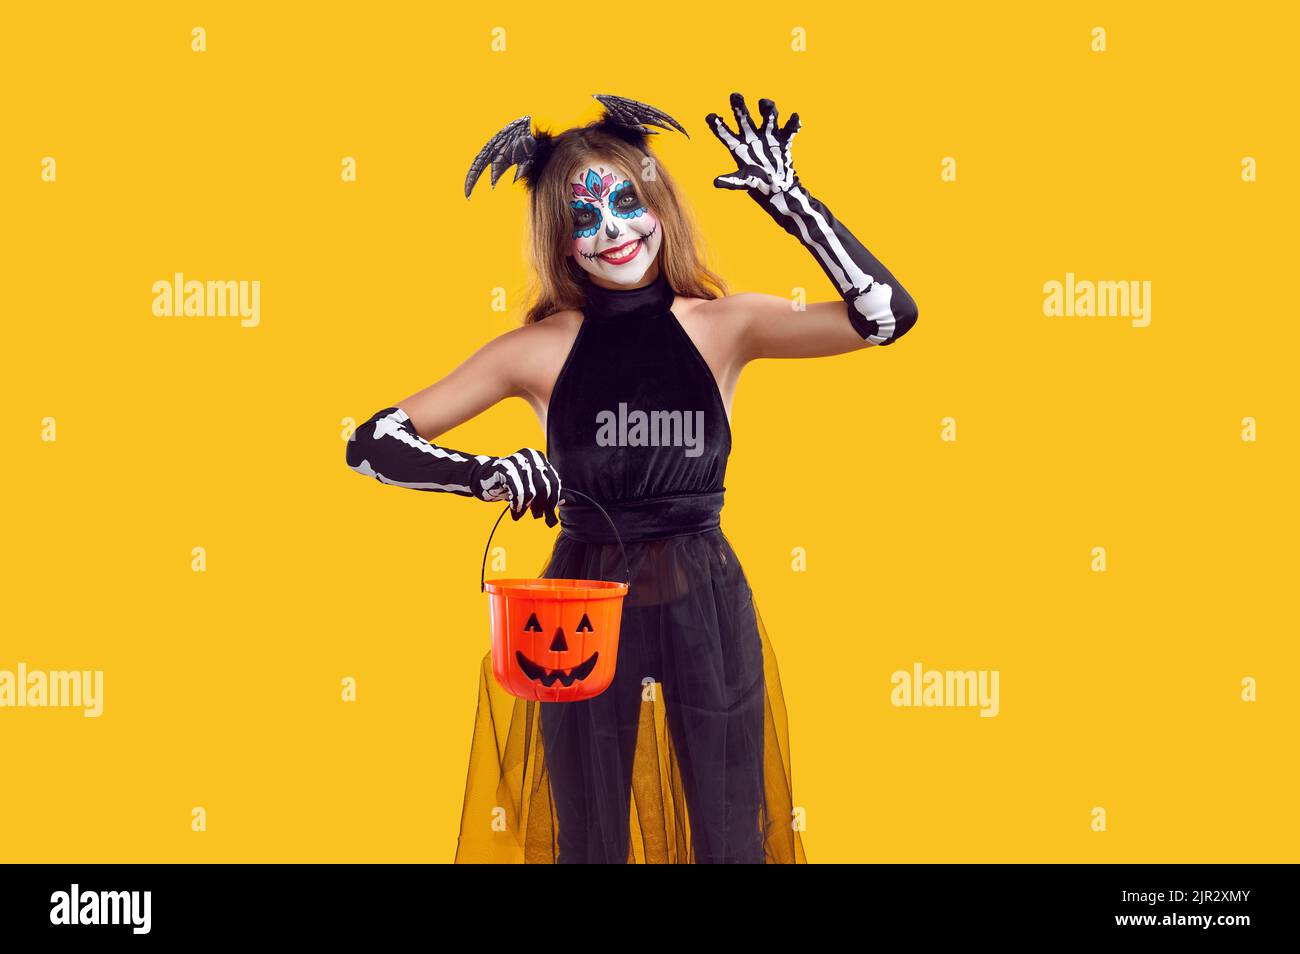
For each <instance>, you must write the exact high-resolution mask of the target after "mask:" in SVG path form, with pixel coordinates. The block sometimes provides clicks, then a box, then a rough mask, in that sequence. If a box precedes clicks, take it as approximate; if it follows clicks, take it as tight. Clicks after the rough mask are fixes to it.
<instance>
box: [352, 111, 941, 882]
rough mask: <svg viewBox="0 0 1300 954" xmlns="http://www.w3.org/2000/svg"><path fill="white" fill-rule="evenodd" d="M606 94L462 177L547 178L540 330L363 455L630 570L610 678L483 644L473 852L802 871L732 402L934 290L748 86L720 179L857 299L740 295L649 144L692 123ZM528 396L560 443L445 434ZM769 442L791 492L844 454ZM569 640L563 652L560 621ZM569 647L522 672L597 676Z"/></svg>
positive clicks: (603, 564)
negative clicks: (853, 226)
mask: <svg viewBox="0 0 1300 954" xmlns="http://www.w3.org/2000/svg"><path fill="white" fill-rule="evenodd" d="M597 99H599V100H600V101H601V103H602V104H603V105H604V106H605V115H604V116H603V117H602V119H600V120H598V121H595V122H592V123H589V124H587V125H586V126H581V127H575V128H573V129H569V130H567V131H565V132H563V133H561V134H559V135H552V134H550V133H549V132H545V131H540V132H535V131H534V130H533V129H532V127H531V117H528V116H525V117H522V118H521V119H519V120H516V121H515V122H513V123H511V124H510V125H508V126H507V127H505V128H504V129H503V130H502V131H501V132H500V133H498V134H497V136H495V137H494V138H493V139H492V140H491V141H490V142H489V143H488V144H487V146H485V147H484V149H483V150H482V152H480V154H479V156H478V158H477V159H476V160H475V162H474V163H473V165H472V167H471V169H470V174H469V177H468V178H467V180H466V184H465V194H466V196H467V197H468V195H469V194H470V191H471V190H472V189H473V187H474V184H475V182H476V181H477V179H478V178H479V176H480V174H481V173H482V171H483V170H484V169H485V168H487V167H488V166H489V165H491V168H492V174H491V181H492V184H493V186H495V184H496V181H497V179H498V178H499V177H500V176H501V175H502V174H503V173H504V172H505V170H506V169H507V168H509V167H510V166H511V165H515V166H516V172H515V179H519V178H521V177H522V178H523V179H524V180H525V184H526V185H527V187H528V189H529V192H530V212H531V253H532V259H533V265H534V269H535V272H536V280H537V284H538V286H539V288H538V292H537V295H536V300H535V302H534V303H533V305H532V307H531V308H530V309H529V311H528V313H527V316H526V317H525V320H524V324H523V326H522V327H520V328H516V329H514V330H512V331H510V332H507V333H506V334H503V335H501V336H499V337H497V338H495V339H493V340H492V341H489V342H488V343H487V344H485V345H484V346H483V347H481V348H480V349H479V350H478V351H477V352H475V353H474V354H473V355H471V356H470V357H469V358H468V359H467V360H466V361H465V362H464V363H462V364H461V365H460V366H459V367H457V368H456V369H455V370H454V371H452V372H451V373H450V374H449V375H447V376H446V377H445V378H443V379H442V380H441V381H438V382H437V383H435V384H433V385H432V386H430V387H428V388H426V389H425V390H423V391H420V392H419V393H417V394H414V395H412V396H411V397H409V398H407V399H406V400H404V401H401V402H400V403H399V404H397V405H395V406H392V407H388V408H385V409H383V410H381V411H379V412H378V413H376V414H375V415H374V416H373V417H371V418H370V419H369V420H368V421H366V423H365V424H363V425H362V426H361V427H360V428H358V429H357V432H356V434H355V436H354V439H353V440H352V441H351V442H349V444H348V451H347V462H348V465H349V466H350V467H352V468H353V469H354V470H356V471H358V472H360V473H362V474H365V475H367V476H371V477H374V478H376V479H377V480H379V481H381V482H383V483H387V484H394V485H396V486H400V487H408V488H414V489H417V490H427V491H443V492H450V493H453V494H460V495H462V496H469V497H476V498H478V499H480V500H485V501H504V502H506V503H508V504H509V506H510V512H511V515H512V517H513V518H514V519H515V520H518V519H519V518H520V517H521V516H523V514H524V513H530V514H531V515H532V516H533V517H541V518H544V519H545V521H546V523H547V525H548V526H555V524H556V523H557V521H558V522H559V523H560V524H561V531H560V533H559V536H558V537H557V539H556V541H555V546H554V550H553V552H552V554H551V556H550V559H549V560H548V561H547V565H546V566H545V567H544V568H543V570H542V572H541V576H543V577H551V578H573V579H603V580H622V579H624V574H625V573H628V574H629V577H628V582H629V584H630V586H629V590H628V594H627V597H626V599H625V600H624V606H623V613H622V630H621V635H620V640H619V648H618V658H617V664H616V669H615V676H614V682H613V683H612V684H611V685H610V687H609V688H608V689H607V690H605V691H604V692H603V693H601V694H600V695H598V696H596V697H594V698H592V699H588V700H585V701H580V702H555V703H547V702H534V701H528V700H524V699H520V698H516V697H513V696H510V695H507V694H506V693H505V691H504V690H503V689H501V688H500V687H499V686H498V685H497V684H496V682H495V680H494V678H493V677H492V676H491V656H490V654H489V655H488V657H486V658H485V659H484V662H483V667H482V670H481V673H480V684H479V703H478V706H479V707H478V715H477V719H476V724H475V730H474V738H473V742H472V749H471V755H470V766H469V774H468V779H467V783H466V792H465V804H464V809H463V814H462V818H461V831H460V840H459V844H458V848H457V852H456V861H457V862H486V861H500V862H518V861H524V862H576V863H581V862H587V863H595V862H606V863H623V862H629V861H637V862H696V863H712V862H719V863H764V862H767V863H773V862H781V863H802V862H804V861H805V858H804V852H803V846H802V842H801V839H800V835H799V830H800V827H801V826H800V825H799V824H798V823H797V820H798V818H799V813H798V812H797V810H796V806H795V805H794V804H793V799H792V795H791V784H790V761H789V751H788V748H789V746H788V742H787V732H786V716H785V706H784V702H783V699H782V696H781V689H780V682H779V680H778V677H777V670H776V659H775V657H774V655H773V653H772V648H771V645H770V643H769V642H768V639H767V634H766V631H765V630H764V628H763V624H762V621H761V619H760V617H759V614H758V610H757V608H756V606H755V604H754V599H753V593H752V592H751V590H750V587H749V584H748V582H747V579H746V577H745V573H744V571H743V569H742V568H741V565H740V561H739V560H738V559H737V557H736V554H735V552H734V551H733V550H732V548H731V544H730V542H729V541H728V539H727V537H726V535H725V534H724V533H723V532H722V529H721V526H720V513H721V511H722V505H723V495H724V490H725V487H724V482H723V478H724V474H725V471H726V465H727V457H728V454H729V452H730V449H731V424H730V414H731V411H730V409H731V401H732V395H733V394H734V393H735V388H736V383H737V379H738V378H739V375H740V372H741V370H742V369H743V368H744V367H745V366H746V364H748V363H749V362H750V361H753V360H755V359H758V358H810V357H817V356H821V355H833V354H841V353H844V352H848V351H854V350H858V349H863V348H868V347H871V346H873V345H888V344H892V343H893V342H895V341H897V340H898V339H899V338H900V337H902V336H903V335H904V334H906V333H907V331H908V330H909V329H910V328H911V327H912V326H913V325H914V324H915V322H916V319H917V308H916V304H915V302H914V301H913V300H912V297H911V296H910V295H909V294H908V293H907V292H906V291H905V290H904V289H903V287H902V286H901V285H900V284H899V283H898V282H897V281H896V280H895V278H894V277H893V276H892V275H891V274H890V273H889V271H888V270H887V269H885V268H884V266H882V265H881V264H880V262H878V261H877V260H876V259H875V258H874V257H873V256H872V255H871V253H870V252H868V251H867V249H866V248H865V247H863V245H862V244H861V243H860V242H859V241H858V240H857V239H856V238H854V236H853V235H852V234H851V233H850V232H849V231H848V229H847V228H846V227H845V226H844V225H843V224H842V223H841V222H839V221H838V220H837V219H835V217H834V216H832V215H831V213H830V211H829V210H828V209H827V208H826V206H824V205H823V204H822V203H821V202H820V201H818V200H817V199H816V198H814V197H813V196H812V195H811V194H809V192H808V191H807V190H806V189H805V188H804V186H803V185H802V183H801V182H800V180H799V177H798V176H797V175H796V174H795V172H794V167H793V165H792V160H791V143H792V141H793V139H794V136H795V133H796V132H797V131H798V129H799V125H800V124H799V119H798V114H797V113H796V114H794V115H792V116H791V117H790V119H789V121H788V122H786V123H785V125H784V126H781V125H779V120H778V118H777V111H776V107H775V105H774V104H773V103H772V102H771V101H770V100H766V99H764V100H760V101H759V109H760V113H761V116H762V122H761V124H760V125H758V126H755V124H754V122H753V120H752V118H751V116H750V115H749V111H748V109H747V107H746V105H745V102H744V100H743V98H742V97H741V96H740V94H738V93H733V94H732V97H731V105H732V109H733V112H734V115H735V122H736V127H737V128H736V129H735V130H734V131H733V130H732V129H730V128H729V127H728V126H727V124H726V123H725V122H724V121H723V120H722V119H721V118H719V117H718V116H717V115H715V114H710V115H709V116H708V117H707V119H706V122H707V123H708V124H709V127H710V128H711V129H712V130H713V132H714V134H715V135H716V136H717V137H718V139H719V140H721V141H722V143H723V144H724V145H725V146H726V148H727V149H728V151H729V152H730V153H731V156H732V157H733V158H734V159H735V161H736V165H737V168H736V170H735V171H734V172H729V173H727V174H725V175H721V176H719V177H718V178H717V179H715V180H714V184H715V185H716V186H718V187H720V188H727V189H736V190H743V191H745V192H746V193H747V194H748V195H749V196H750V198H751V199H753V200H754V201H755V202H757V203H758V204H759V206H760V207H761V208H762V209H763V211H764V212H766V213H767V214H768V215H770V216H771V217H772V218H773V219H775V220H776V222H777V223H778V224H779V225H780V226H781V227H782V228H784V229H785V230H786V231H788V232H790V233H791V234H792V235H793V236H795V238H796V239H798V240H799V241H800V243H802V244H803V245H804V247H805V248H806V249H807V250H808V251H809V252H810V253H811V254H812V255H813V256H814V257H815V258H816V260H817V263H818V264H819V265H820V266H821V267H822V269H823V271H825V273H826V275H827V276H828V277H829V278H830V279H831V281H832V282H833V283H834V286H835V289H836V291H837V293H838V295H839V298H838V299H837V300H834V301H828V302H824V303H818V304H810V305H808V306H807V307H806V308H805V309H804V310H802V311H797V310H796V309H795V307H794V305H793V303H792V302H790V301H787V300H785V299H782V298H779V297H775V296H772V295H765V294H753V293H749V294H736V295H727V294H726V287H725V285H724V284H723V282H722V281H721V279H719V278H718V276H716V275H715V274H714V273H713V272H711V271H709V269H708V268H706V267H705V266H704V264H703V263H702V261H701V256H700V254H699V250H698V243H697V237H696V233H695V230H694V228H693V226H692V223H691V220H690V217H689V213H688V212H687V210H686V207H685V205H684V203H683V202H682V200H681V198H680V195H679V192H678V189H677V187H676V185H675V184H674V182H673V180H672V178H671V177H670V176H669V174H668V171H667V170H666V169H665V168H664V166H663V164H662V162H660V161H659V160H658V159H657V157H655V156H654V154H653V152H652V151H651V150H650V147H649V145H648V141H647V138H646V137H647V136H648V135H652V134H654V133H653V130H651V129H649V128H648V127H649V126H650V125H654V126H659V127H660V128H663V129H668V128H675V129H677V130H680V131H681V132H683V133H685V130H684V129H682V127H681V126H680V125H678V123H677V122H676V121H675V120H673V119H672V117H670V116H668V115H667V114H665V113H662V112H660V111H659V110H657V109H655V108H654V107H651V106H648V105H646V104H644V103H638V102H636V101H634V100H628V99H624V98H622V97H616V96H598V97H597ZM508 397H521V398H523V399H525V400H527V401H528V402H529V403H530V404H531V405H532V406H533V408H534V410H535V411H536V412H537V415H538V418H539V420H540V422H541V424H542V427H543V430H544V431H545V434H546V451H545V453H543V452H541V451H538V450H536V449H534V448H524V449H522V450H520V451H518V452H516V453H514V454H511V455H509V456H506V457H493V456H489V455H482V454H472V453H466V452H461V451H456V450H452V449H450V448H447V447H442V446H439V445H437V444H435V443H433V441H434V440H436V438H437V437H438V435H440V434H442V433H443V432H445V431H447V430H449V429H451V428H452V427H455V426H456V425H458V424H460V423H462V422H463V421H466V420H468V419H470V418H472V417H474V416H475V415H477V414H480V413H482V412H483V411H484V410H486V409H487V408H489V407H491V406H493V405H494V404H496V403H497V402H499V401H501V400H503V399H504V398H508ZM772 451H773V455H772V456H773V459H772V471H771V473H772V478H773V480H774V481H775V482H783V481H797V480H799V479H800V475H801V474H804V473H807V472H809V471H811V470H813V469H814V468H815V469H818V470H820V469H822V468H824V466H825V464H824V463H818V462H815V461H811V460H800V457H801V454H800V452H799V449H798V447H797V445H796V444H795V443H784V442H775V443H774V444H773V447H772ZM846 482H848V483H849V484H852V483H853V477H852V475H851V474H850V475H846ZM566 488H567V489H570V490H572V491H581V492H582V494H583V495H585V496H580V495H579V494H577V493H572V494H570V495H569V497H567V498H566V497H565V496H564V492H565V489H566ZM588 497H590V498H594V499H595V500H597V501H599V503H600V504H601V505H602V506H603V507H604V509H605V510H606V511H607V512H608V513H609V515H610V517H612V519H613V522H614V524H615V525H616V526H617V529H618V535H617V538H616V536H615V534H614V532H613V530H612V529H611V528H610V526H609V524H608V523H607V522H606V518H605V516H604V515H603V514H602V513H601V512H600V510H599V509H598V508H597V507H595V506H594V505H593V504H592V503H591V502H590V501H589V500H588V499H587V498H588ZM561 505H562V506H561ZM619 538H621V541H622V546H620V544H619V542H618V539H619ZM625 556H626V563H625V562H624V557H625ZM548 638H553V639H554V642H553V643H552V644H551V645H552V649H554V650H556V651H557V653H558V651H559V650H560V648H561V647H562V646H567V643H566V642H565V637H564V633H563V631H562V630H561V631H557V632H556V633H555V634H553V635H552V634H548ZM556 658H557V659H558V658H559V656H558V655H557V656H556ZM547 662H548V660H545V659H543V660H530V659H520V660H519V665H520V666H521V667H523V668H524V671H525V672H526V673H527V674H528V676H529V678H532V679H537V680H539V681H541V682H542V683H543V684H545V685H551V684H553V683H554V682H555V681H556V680H560V681H561V682H562V683H563V684H565V685H567V684H570V683H571V682H572V681H573V680H575V679H580V678H582V676H583V672H582V667H581V666H574V667H570V668H569V669H558V668H555V669H552V668H548V667H547Z"/></svg>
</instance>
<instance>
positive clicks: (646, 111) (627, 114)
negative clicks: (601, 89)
mask: <svg viewBox="0 0 1300 954" xmlns="http://www.w3.org/2000/svg"><path fill="white" fill-rule="evenodd" d="M596 99H598V100H599V101H600V103H601V105H602V106H604V107H605V117H606V119H608V120H610V121H611V122H615V123H618V124H619V125H621V126H630V127H631V128H633V129H635V130H637V131H639V132H641V133H643V134H645V135H650V136H656V135H658V133H657V132H655V130H653V129H647V128H646V127H647V126H658V127H659V128H660V129H669V128H671V129H676V130H677V131H678V132H680V133H681V134H682V135H684V136H685V137H686V138H687V139H690V138H691V134H690V133H688V132H687V131H686V130H685V129H683V128H682V124H681V123H679V122H678V121H677V120H675V119H673V117H671V116H669V115H668V114H667V113H665V112H664V111H663V110H660V109H655V107H653V106H651V105H650V104H648V103H639V102H637V101H636V100H635V99H628V98H627V97H625V96H613V95H610V94H608V93H597V94H596Z"/></svg>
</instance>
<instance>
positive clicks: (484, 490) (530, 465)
mask: <svg viewBox="0 0 1300 954" xmlns="http://www.w3.org/2000/svg"><path fill="white" fill-rule="evenodd" d="M477 485H478V488H479V489H478V491H477V494H478V497H479V499H480V500H486V501H489V502H491V501H496V500H504V501H505V502H507V503H508V504H510V518H511V519H512V520H518V519H519V518H520V517H522V516H523V515H524V513H525V511H527V512H531V513H532V515H533V517H534V518H537V517H545V519H546V525H547V526H548V527H553V526H555V525H556V524H557V523H559V522H560V518H559V515H558V514H557V513H556V509H557V508H558V507H559V505H560V475H559V472H558V471H556V469H555V467H554V466H553V465H552V464H551V462H550V461H549V460H547V459H546V455H545V454H543V453H542V452H541V451H539V450H536V449H535V448H532V447H525V448H522V449H521V450H518V451H516V452H515V453H513V454H511V455H510V456H509V457H496V458H493V459H492V460H491V461H489V462H488V463H487V465H486V470H485V471H484V476H483V477H482V478H480V479H479V480H478V481H477Z"/></svg>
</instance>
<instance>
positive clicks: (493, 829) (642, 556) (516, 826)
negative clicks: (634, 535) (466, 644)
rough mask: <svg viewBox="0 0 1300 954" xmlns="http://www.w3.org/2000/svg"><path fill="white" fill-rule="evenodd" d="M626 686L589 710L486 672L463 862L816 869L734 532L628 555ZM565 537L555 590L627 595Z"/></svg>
mask: <svg viewBox="0 0 1300 954" xmlns="http://www.w3.org/2000/svg"><path fill="white" fill-rule="evenodd" d="M626 547H627V559H628V563H629V565H630V582H631V586H630V587H629V591H628V595H627V597H626V598H625V600H624V603H623V614H622V628H621V633H620V637H619V647H618V663H617V666H616V668H615V674H614V682H613V683H612V684H611V685H610V687H609V688H608V689H606V690H605V691H604V692H603V693H601V694H600V695H599V696H596V697H595V698H593V699H588V700H584V701H581V702H533V701H528V700H524V699H519V698H516V697H514V696H511V695H509V694H508V693H506V692H505V690H503V689H502V688H501V687H500V685H498V684H497V682H496V680H495V679H494V678H493V676H492V660H491V654H490V653H489V655H488V656H486V657H485V658H484V660H483V665H482V667H481V669H480V681H479V699H478V713H477V716H476V719H475V726H474V738H473V742H472V748H471V752H470V764H469V774H468V778H467V781H466V789H465V804H464V809H463V812H462V816H461V828H460V839H459V842H458V845H457V849H456V862H457V863H475V862H498V863H511V862H527V863H538V862H540V863H626V862H638V863H639V862H646V863H700V864H702V863H738V864H744V863H751V864H762V863H768V864H772V863H782V864H803V863H804V862H805V861H806V859H805V857H804V851H803V844H802V840H801V836H800V832H799V827H800V826H799V817H800V816H799V815H798V814H796V812H795V811H794V807H795V806H794V801H793V798H792V787H791V772H790V758H789V741H788V731H787V726H786V713H785V703H784V700H783V698H782V696H781V683H780V679H779V677H778V674H777V667H776V658H775V656H774V655H773V653H772V647H771V644H770V642H769V641H768V638H767V632H766V630H765V629H764V627H763V623H762V619H761V618H760V617H759V614H758V608H757V606H756V605H755V603H754V598H753V593H752V591H751V590H750V587H749V583H748V581H747V579H746V577H745V573H744V571H743V570H742V568H741V566H740V561H739V560H738V559H737V558H736V554H735V552H734V551H733V550H732V548H731V544H730V542H729V541H728V540H727V538H726V536H725V535H724V534H723V532H722V530H721V529H713V530H708V531H705V532H702V533H694V534H688V535H683V536H675V537H667V538H663V539H657V540H647V541H641V542H632V543H628V544H626ZM626 572H628V571H627V570H625V569H624V563H623V551H622V550H620V548H619V545H618V544H617V543H610V544H603V543H586V542H582V541H579V540H577V539H575V538H574V537H571V536H569V535H567V534H564V533H561V534H560V536H559V537H558V538H557V540H556V543H555V548H554V550H553V551H552V553H551V557H550V559H549V560H548V562H547V565H546V567H545V569H544V570H543V571H542V572H541V574H540V575H541V576H543V577H549V578H574V579H603V580H622V579H625V576H624V574H625V573H626Z"/></svg>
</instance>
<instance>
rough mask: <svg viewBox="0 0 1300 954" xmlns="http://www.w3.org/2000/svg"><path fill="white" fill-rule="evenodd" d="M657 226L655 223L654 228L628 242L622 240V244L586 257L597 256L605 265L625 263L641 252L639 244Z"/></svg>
mask: <svg viewBox="0 0 1300 954" xmlns="http://www.w3.org/2000/svg"><path fill="white" fill-rule="evenodd" d="M658 227H659V226H658V225H655V226H654V228H652V229H650V231H649V232H647V233H646V234H645V235H642V236H639V237H637V238H635V239H633V240H632V241H630V242H624V243H623V244H622V245H618V246H616V247H614V248H607V249H605V251H603V252H600V253H598V254H594V255H587V256H586V258H587V259H589V260H590V259H593V258H598V259H600V260H601V261H602V262H604V263H606V264H607V265H626V264H627V263H628V262H630V261H632V259H634V258H636V257H637V256H638V255H640V254H641V246H642V245H643V244H644V243H645V240H646V239H648V238H650V236H652V235H654V234H655V229H657V228H658Z"/></svg>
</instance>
